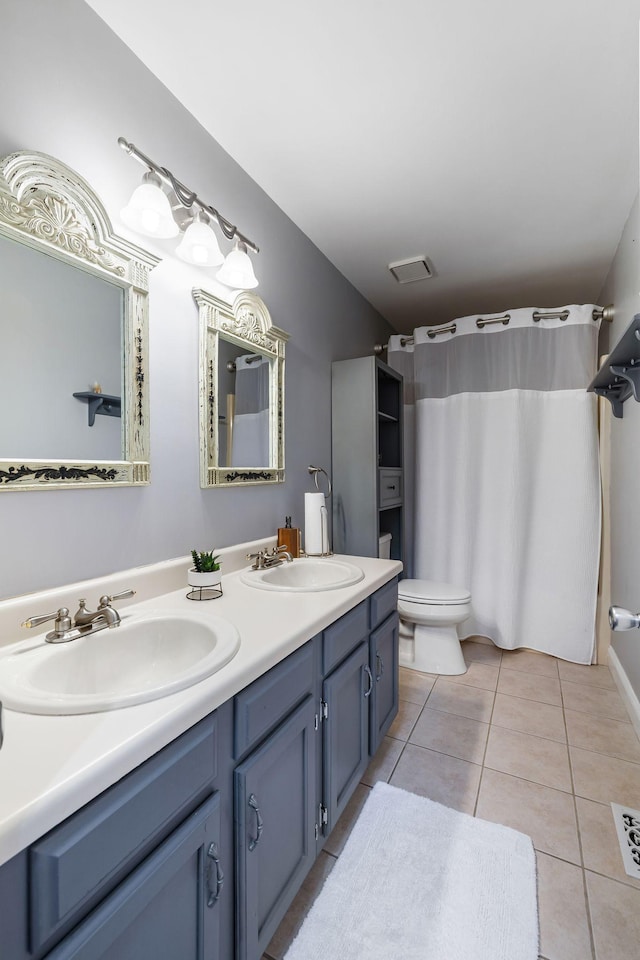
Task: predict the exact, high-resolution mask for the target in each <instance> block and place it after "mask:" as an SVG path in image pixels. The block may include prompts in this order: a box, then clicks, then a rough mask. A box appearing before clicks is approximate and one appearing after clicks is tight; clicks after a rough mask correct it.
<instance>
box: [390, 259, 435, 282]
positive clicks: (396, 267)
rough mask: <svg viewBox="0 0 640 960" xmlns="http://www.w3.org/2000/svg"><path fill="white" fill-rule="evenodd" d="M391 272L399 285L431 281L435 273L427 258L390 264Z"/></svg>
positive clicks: (397, 261)
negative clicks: (417, 281) (415, 281)
mask: <svg viewBox="0 0 640 960" xmlns="http://www.w3.org/2000/svg"><path fill="white" fill-rule="evenodd" d="M389 270H390V271H391V273H392V274H393V276H394V277H395V279H396V280H397V281H398V283H413V282H414V280H429V278H430V277H432V276H433V271H432V269H431V267H430V266H429V264H428V262H427V258H426V257H411V258H410V259H409V260H396V261H395V263H390V264H389Z"/></svg>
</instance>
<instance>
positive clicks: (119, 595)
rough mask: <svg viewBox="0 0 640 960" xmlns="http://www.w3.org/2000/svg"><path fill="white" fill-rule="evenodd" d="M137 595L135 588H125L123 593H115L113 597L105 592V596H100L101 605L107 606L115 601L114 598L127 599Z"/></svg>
mask: <svg viewBox="0 0 640 960" xmlns="http://www.w3.org/2000/svg"><path fill="white" fill-rule="evenodd" d="M135 595H136V591H135V590H123V591H122V592H121V593H114V594H113V596H112V597H108V596H107V595H106V594H105V595H104V596H103V597H100V607H107V606H108V605H109V604H110V603H113V601H114V600H127V599H128V598H129V597H135ZM100 607H99V608H100ZM99 608H98V609H99Z"/></svg>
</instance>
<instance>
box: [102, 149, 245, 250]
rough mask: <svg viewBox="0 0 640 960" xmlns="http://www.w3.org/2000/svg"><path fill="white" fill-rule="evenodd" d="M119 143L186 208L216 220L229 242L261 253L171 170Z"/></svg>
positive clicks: (136, 150) (138, 151)
mask: <svg viewBox="0 0 640 960" xmlns="http://www.w3.org/2000/svg"><path fill="white" fill-rule="evenodd" d="M118 143H119V145H120V146H121V147H122V149H123V150H124V152H125V153H127V154H128V155H129V156H130V157H133V158H134V159H135V160H137V161H138V162H139V163H141V164H142V165H143V166H144V167H148V168H149V170H153V172H154V173H156V174H157V175H158V176H159V177H160V179H161V180H162V181H163V182H164V183H166V184H168V186H170V187H171V189H172V190H173V192H174V193H175V195H176V196H177V198H178V200H179V201H180V203H181V204H182V205H183V206H184V207H187V208H188V209H191V208H192V207H193V206H194V205H195V206H198V207H199V208H200V209H201V210H202V211H203V212H204V213H205V214H207V215H208V216H210V217H213V218H214V220H215V221H216V223H217V224H218V225H219V227H220V229H221V230H222V232H223V234H224V235H225V237H226V238H227V240H236V239H237V240H240V241H241V243H244V244H246V246H247V247H249V248H250V249H251V250H253V251H254V252H255V253H259V252H260V247H258V246H257V245H256V244H255V243H254V242H253V240H249V238H248V237H245V235H244V234H243V233H240V231H239V230H238V228H237V227H236V226H235V225H234V224H233V223H231V221H230V220H227V219H226V218H225V217H223V216H222V214H221V213H220V212H219V211H218V210H216V208H215V207H212V206H210V205H209V204H208V203H205V202H204V200H201V199H200V197H199V196H198V194H197V193H195V191H193V190H190V189H189V187H187V186H185V184H184V183H182V182H181V181H180V180H178V179H177V178H176V177H174V175H173V174H172V173H171V171H170V170H167V168H166V167H160V166H159V165H158V164H157V163H155V162H154V161H153V160H152V159H151V157H148V156H147V155H146V154H145V153H143V152H142V150H138V148H137V147H136V146H135V144H133V143H130V142H129V141H128V140H125V138H124V137H118Z"/></svg>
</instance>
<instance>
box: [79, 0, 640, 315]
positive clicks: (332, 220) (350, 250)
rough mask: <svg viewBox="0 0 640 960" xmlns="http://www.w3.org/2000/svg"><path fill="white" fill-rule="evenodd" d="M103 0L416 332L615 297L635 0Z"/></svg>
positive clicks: (105, 11) (242, 160) (156, 66)
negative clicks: (397, 273)
mask: <svg viewBox="0 0 640 960" xmlns="http://www.w3.org/2000/svg"><path fill="white" fill-rule="evenodd" d="M87 2H88V3H89V6H91V7H92V8H93V9H94V10H95V11H96V12H97V13H98V14H99V15H100V16H101V17H102V18H103V19H104V20H105V21H106V22H107V23H108V24H109V25H110V26H111V27H112V29H113V30H114V31H115V32H116V33H117V34H118V35H119V36H120V37H121V38H122V39H123V40H124V41H125V42H126V43H127V44H128V46H129V47H130V48H131V49H132V50H133V51H134V52H135V53H136V55H137V56H138V57H139V58H140V59H141V60H142V61H143V62H144V63H145V64H146V65H147V66H148V67H149V68H150V69H151V70H152V71H153V73H155V74H156V76H157V77H158V78H159V79H160V80H161V81H162V82H163V83H164V84H165V85H166V86H167V87H168V88H169V89H170V90H171V91H172V92H173V93H174V94H175V95H176V96H177V97H178V99H179V100H180V101H181V102H182V103H183V104H184V105H185V107H187V109H188V110H189V111H190V112H191V113H192V114H193V115H194V116H195V117H196V118H197V119H198V120H199V121H200V123H201V124H202V125H203V126H204V127H205V128H206V129H207V130H208V131H209V132H210V133H211V135H212V136H213V137H214V138H215V139H216V140H217V141H218V142H219V143H220V144H221V145H222V146H223V147H224V148H225V149H226V150H227V151H228V152H229V153H230V154H231V156H232V157H234V158H235V160H237V162H238V163H239V164H240V165H241V166H242V167H243V168H244V169H245V170H246V171H247V173H249V174H250V176H251V177H253V179H254V180H256V181H257V182H258V183H259V184H260V185H261V186H262V187H263V188H264V189H265V190H266V191H267V193H268V194H269V195H270V196H271V197H272V198H273V199H274V200H275V202H276V203H277V204H278V205H279V206H280V207H281V208H282V209H283V210H284V211H285V212H286V213H287V214H288V215H289V216H290V217H291V219H292V220H294V221H295V222H296V223H297V224H298V226H299V227H300V228H301V229H302V230H303V231H304V232H305V233H306V234H307V236H309V237H310V238H311V240H312V241H313V242H314V243H315V244H316V245H317V246H318V247H319V248H320V250H322V251H323V253H325V254H326V256H327V257H328V258H329V260H331V261H332V262H333V263H334V264H335V265H336V267H337V268H338V269H339V270H340V271H341V272H342V273H343V274H344V275H345V276H346V277H347V278H348V279H349V280H350V281H351V282H352V283H353V285H354V286H355V287H356V288H357V289H358V290H360V291H361V293H362V294H363V295H364V296H365V297H366V298H367V299H368V300H369V301H370V302H371V303H372V304H373V305H374V307H376V308H377V309H378V310H379V311H380V313H382V314H383V315H384V316H385V317H386V318H387V320H388V321H389V322H390V323H391V324H392V325H393V326H394V327H395V328H396V329H398V330H399V331H402V332H408V331H410V330H411V329H412V328H413V327H414V326H418V325H420V324H424V323H434V322H443V321H447V320H450V319H453V318H454V317H457V316H462V315H466V314H470V313H480V312H490V311H491V312H495V311H501V310H503V309H506V308H507V307H518V306H529V305H531V306H547V307H549V306H557V305H560V304H564V303H570V302H591V301H592V300H594V299H595V298H596V297H597V296H598V294H599V291H600V289H601V287H602V283H603V281H604V279H605V277H606V274H607V270H608V268H609V265H610V263H611V260H612V258H613V255H614V253H615V250H616V246H617V243H618V240H619V238H620V235H621V233H622V229H623V227H624V223H625V220H626V217H627V215H628V213H629V210H630V208H631V205H632V202H633V199H634V196H635V193H636V191H637V189H638V20H639V18H640V0H607V2H605V0H591V2H588V3H585V2H584V0H536V2H531V0H529V2H527V3H523V2H522V0H520V2H518V0H482V2H481V0H395V2H394V3H388V2H385V3H382V2H380V0H323V2H322V3H316V4H311V3H303V2H301V0H269V2H267V0H242V2H237V0H236V2H233V0H226V2H224V3H221V2H215V0H180V2H179V3H176V2H175V0H136V2H131V0H87ZM212 89H215V90H217V95H213V96H212ZM157 159H158V160H159V161H160V162H161V163H162V162H163V159H162V158H157ZM165 162H166V161H165ZM176 173H177V175H178V176H180V171H176ZM193 186H194V187H195V188H196V189H197V186H198V185H197V184H193ZM261 242H262V243H263V245H264V244H267V243H268V238H267V237H265V238H261ZM422 254H425V255H427V256H428V257H429V258H430V260H431V262H432V263H433V266H434V269H435V277H434V278H433V279H431V280H426V281H421V282H418V283H412V284H407V285H404V286H399V285H398V284H397V283H396V281H395V280H394V279H393V278H392V277H391V274H390V273H389V271H388V269H387V264H388V263H389V262H390V261H394V260H401V259H405V258H407V257H411V256H413V255H422Z"/></svg>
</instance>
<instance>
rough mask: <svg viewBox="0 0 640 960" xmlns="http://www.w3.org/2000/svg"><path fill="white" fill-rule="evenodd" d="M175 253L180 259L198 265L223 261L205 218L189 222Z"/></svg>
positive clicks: (211, 264)
mask: <svg viewBox="0 0 640 960" xmlns="http://www.w3.org/2000/svg"><path fill="white" fill-rule="evenodd" d="M176 253H177V254H178V256H179V257H180V259H181V260H184V261H185V262H186V263H195V265H196V266H198V267H217V266H219V265H220V264H221V263H222V262H223V261H224V256H223V254H222V251H221V250H220V247H219V246H218V241H217V239H216V235H215V233H214V232H213V230H212V229H211V227H210V226H209V223H208V221H205V220H194V221H193V223H190V224H189V226H188V227H187V229H186V230H185V232H184V236H183V238H182V240H181V241H180V243H179V244H178V247H177V249H176Z"/></svg>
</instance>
